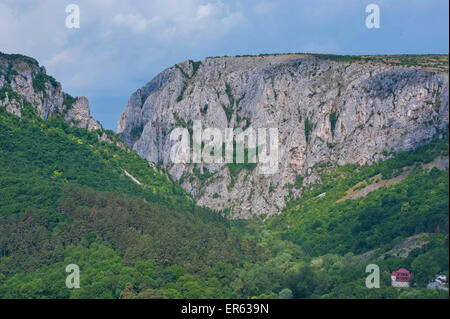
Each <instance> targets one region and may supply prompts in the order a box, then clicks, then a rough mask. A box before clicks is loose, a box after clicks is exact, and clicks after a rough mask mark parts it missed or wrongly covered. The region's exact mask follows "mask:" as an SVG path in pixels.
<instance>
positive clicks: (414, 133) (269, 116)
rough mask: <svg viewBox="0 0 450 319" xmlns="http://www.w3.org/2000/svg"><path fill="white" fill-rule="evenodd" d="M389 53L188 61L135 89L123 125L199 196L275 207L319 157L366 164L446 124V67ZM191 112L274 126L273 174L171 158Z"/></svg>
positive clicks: (223, 123)
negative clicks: (175, 132) (176, 133)
mask: <svg viewBox="0 0 450 319" xmlns="http://www.w3.org/2000/svg"><path fill="white" fill-rule="evenodd" d="M430 59H431V58H430ZM391 60H393V59H391ZM391 60H387V58H386V60H385V61H383V60H381V61H378V60H376V59H375V58H370V57H368V58H365V59H363V58H360V59H354V60H350V61H347V60H346V59H341V60H339V59H331V58H324V57H321V56H314V55H272V56H258V57H234V58H228V57H223V58H207V59H205V60H204V61H202V62H194V61H184V62H182V63H179V64H177V65H175V66H173V67H171V68H168V69H166V70H164V71H163V72H161V73H160V74H158V75H157V76H156V77H155V78H154V79H153V80H151V81H150V82H149V83H147V84H146V85H145V86H144V87H142V88H140V89H138V90H137V91H136V92H135V93H133V95H132V96H131V97H130V99H129V101H128V104H127V106H126V108H125V110H124V112H123V114H122V115H121V116H120V119H119V121H118V126H117V133H119V135H120V136H121V137H122V138H123V140H124V141H125V142H126V143H128V144H129V145H130V146H132V147H133V148H134V149H135V150H136V151H137V152H138V154H140V155H141V156H142V157H144V158H146V159H147V160H148V161H150V162H155V163H156V162H159V163H160V164H162V165H163V166H165V167H166V168H167V169H168V170H169V172H170V174H171V175H172V176H173V177H174V178H175V179H176V180H178V181H179V182H180V183H181V184H182V186H183V187H184V188H185V189H186V190H187V191H189V192H191V193H192V194H193V195H194V196H196V198H197V201H198V203H199V204H200V205H205V206H208V207H211V208H215V209H222V208H230V210H231V211H232V214H233V215H234V216H244V217H245V216H249V215H250V214H268V215H271V214H275V213H278V212H279V211H280V209H281V208H282V207H283V205H284V204H285V201H286V197H287V196H299V195H300V194H301V188H302V186H304V185H308V184H309V183H312V182H315V181H320V180H319V179H320V177H319V176H318V174H317V173H316V170H315V169H314V168H315V167H317V166H318V165H320V164H328V165H329V164H331V165H344V164H347V163H358V164H364V163H369V164H370V163H372V162H374V161H377V160H379V159H382V158H385V157H386V156H388V152H391V151H398V150H406V149H410V148H413V147H415V146H417V145H420V144H423V143H425V142H426V141H428V140H429V139H431V138H432V137H433V136H434V135H435V134H437V133H439V131H440V130H442V129H445V128H446V127H447V125H448V117H449V102H448V101H449V99H448V73H447V72H446V71H445V70H442V68H440V67H439V65H440V64H439V63H440V62H439V63H437V62H436V63H434V64H433V63H429V64H426V63H425V64H426V65H425V66H424V65H422V64H423V63H422V64H420V63H418V64H417V65H414V64H412V65H411V63H410V64H409V65H406V66H405V65H401V64H400V63H388V62H389V61H391ZM438 60H440V59H439V58H438ZM445 60H447V62H446V63H447V64H446V67H447V69H448V57H444V61H445ZM386 61H388V62H386ZM421 62H423V59H422V60H421ZM444 65H445V63H444ZM194 120H201V123H202V126H203V128H206V127H217V128H221V129H224V128H226V127H232V128H236V127H241V128H243V129H246V128H247V127H253V128H259V127H263V128H269V127H274V128H278V131H279V161H278V162H279V169H278V171H277V173H276V174H273V175H261V174H258V173H257V170H252V169H243V170H238V174H237V176H235V175H232V174H230V165H227V164H209V165H202V164H173V163H172V161H171V159H170V149H171V146H172V145H173V142H171V141H170V139H169V135H170V131H171V130H172V129H173V128H174V127H177V126H185V127H189V126H192V121H194ZM293 185H296V187H293Z"/></svg>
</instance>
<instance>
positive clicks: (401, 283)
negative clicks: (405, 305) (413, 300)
mask: <svg viewBox="0 0 450 319" xmlns="http://www.w3.org/2000/svg"><path fill="white" fill-rule="evenodd" d="M412 277H414V275H413V274H412V273H411V272H410V271H409V270H408V269H405V268H400V269H399V270H397V271H393V272H392V273H391V280H392V287H409V281H410V280H411V279H412Z"/></svg>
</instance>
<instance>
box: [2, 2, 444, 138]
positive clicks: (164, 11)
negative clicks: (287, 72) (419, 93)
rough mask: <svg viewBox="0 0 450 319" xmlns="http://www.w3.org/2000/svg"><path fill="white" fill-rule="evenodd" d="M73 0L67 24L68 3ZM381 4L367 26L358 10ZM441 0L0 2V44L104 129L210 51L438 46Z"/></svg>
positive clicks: (388, 50)
mask: <svg viewBox="0 0 450 319" xmlns="http://www.w3.org/2000/svg"><path fill="white" fill-rule="evenodd" d="M70 3H74V4H77V5H78V6H79V7H80V28H79V29H67V28H66V26H65V19H66V16H67V13H66V12H65V7H66V5H68V4H70ZM370 3H375V4H378V5H379V7H380V18H381V20H380V28H379V29H367V28H366V26H365V19H366V16H367V14H366V13H365V8H366V6H367V5H368V4H370ZM448 10H449V2H448V0H421V1H418V0H390V1H388V0H368V1H364V0H312V1H307V0H304V1H303V0H297V1H294V0H278V1H271V0H266V1H256V0H245V1H244V0H230V1H226V0H183V1H173V0H157V1H156V0H155V1H151V0H150V1H148V0H146V1H140V0H133V1H125V0H122V1H116V0H79V1H77V0H71V1H61V0H41V1H35V0H0V51H2V52H6V53H21V54H25V55H29V56H32V57H34V58H36V59H38V61H39V62H40V63H41V64H43V65H44V66H45V67H46V68H47V73H48V74H50V75H52V76H54V77H55V78H56V79H57V80H58V81H60V82H61V83H62V85H63V89H64V91H66V92H68V93H70V94H72V95H73V96H80V95H84V96H87V97H88V98H89V101H90V105H91V113H92V115H93V116H94V117H95V118H96V119H97V120H99V121H100V122H101V123H102V125H103V126H104V127H106V128H108V129H113V130H115V129H116V123H117V119H118V118H119V115H120V114H121V112H122V111H123V109H124V107H125V105H126V103H127V101H128V98H129V96H130V95H131V94H132V93H133V92H134V91H135V90H136V89H138V88H139V87H141V86H143V85H144V84H145V83H147V82H148V81H150V80H151V79H152V78H153V77H154V76H155V75H156V74H158V73H159V72H161V71H162V70H164V69H165V68H167V67H170V66H172V65H174V64H175V63H178V62H180V61H183V60H186V59H193V60H200V59H203V58H205V57H208V56H222V55H229V56H233V55H239V54H259V53H277V52H280V53H285V52H317V53H336V54H400V53H445V54H448V48H449V40H448V38H449V15H448Z"/></svg>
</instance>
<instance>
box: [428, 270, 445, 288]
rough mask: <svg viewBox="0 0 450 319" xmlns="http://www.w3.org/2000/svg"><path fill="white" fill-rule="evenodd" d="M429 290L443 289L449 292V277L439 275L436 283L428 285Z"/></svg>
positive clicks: (432, 282) (435, 279) (436, 277)
mask: <svg viewBox="0 0 450 319" xmlns="http://www.w3.org/2000/svg"><path fill="white" fill-rule="evenodd" d="M427 288H428V289H436V288H437V289H441V290H446V291H448V284H447V276H445V275H443V274H437V275H436V276H435V278H434V281H431V282H429V283H428V285H427Z"/></svg>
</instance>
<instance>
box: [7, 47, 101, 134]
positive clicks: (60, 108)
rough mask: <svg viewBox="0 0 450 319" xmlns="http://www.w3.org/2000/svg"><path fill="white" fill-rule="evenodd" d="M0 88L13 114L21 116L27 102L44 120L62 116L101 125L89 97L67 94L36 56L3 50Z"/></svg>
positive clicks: (82, 124) (76, 122) (87, 125)
mask: <svg viewBox="0 0 450 319" xmlns="http://www.w3.org/2000/svg"><path fill="white" fill-rule="evenodd" d="M0 90H1V92H3V93H2V94H1V95H0V106H5V107H6V110H7V111H8V112H10V113H14V114H16V115H18V116H21V115H22V112H23V109H24V107H25V106H26V105H27V104H28V105H31V106H32V107H33V108H34V109H35V111H36V112H37V114H38V115H39V116H40V117H41V118H43V119H47V118H48V117H50V116H54V115H60V116H64V118H65V119H66V120H67V121H69V122H71V123H72V124H73V125H76V126H79V127H82V128H87V129H89V130H96V129H99V128H101V125H100V124H99V123H98V122H97V121H96V120H95V119H93V118H92V117H91V115H90V108H89V103H88V100H87V98H86V97H79V98H73V97H71V96H70V95H68V94H66V93H64V92H63V91H62V87H61V84H60V83H59V82H57V81H56V80H55V79H54V78H53V77H51V76H49V75H47V74H46V70H45V68H44V67H43V66H39V63H38V62H37V61H36V60H34V59H33V58H30V57H26V56H22V55H19V54H3V53H0Z"/></svg>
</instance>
